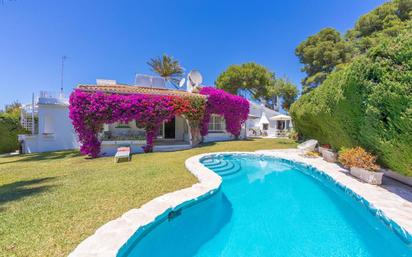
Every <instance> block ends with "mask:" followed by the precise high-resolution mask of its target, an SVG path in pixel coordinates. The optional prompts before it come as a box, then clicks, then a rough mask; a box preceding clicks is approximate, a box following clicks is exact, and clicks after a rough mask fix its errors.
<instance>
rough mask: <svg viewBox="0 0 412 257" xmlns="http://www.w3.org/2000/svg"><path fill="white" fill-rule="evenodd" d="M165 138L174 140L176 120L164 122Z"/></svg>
mask: <svg viewBox="0 0 412 257" xmlns="http://www.w3.org/2000/svg"><path fill="white" fill-rule="evenodd" d="M164 128H165V138H175V129H176V119H175V118H173V119H172V120H171V121H169V122H165V127H164Z"/></svg>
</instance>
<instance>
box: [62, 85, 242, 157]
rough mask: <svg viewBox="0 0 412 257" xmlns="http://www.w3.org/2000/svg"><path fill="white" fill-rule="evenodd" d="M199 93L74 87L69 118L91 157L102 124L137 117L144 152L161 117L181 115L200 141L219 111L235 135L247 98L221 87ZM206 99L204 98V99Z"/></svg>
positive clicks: (83, 149)
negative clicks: (122, 91)
mask: <svg viewBox="0 0 412 257" xmlns="http://www.w3.org/2000/svg"><path fill="white" fill-rule="evenodd" d="M200 94H202V95H207V100H206V98H205V97H202V96H200V95H195V94H194V95H192V96H176V95H174V96H171V95H150V94H114V93H103V92H89V91H83V90H81V89H76V90H74V91H73V93H72V94H71V95H70V118H71V120H72V123H73V126H74V129H75V130H76V132H77V134H78V137H79V141H80V143H81V148H80V150H81V152H82V153H83V154H88V155H90V156H91V157H97V156H98V155H99V153H100V144H101V142H100V141H99V138H98V133H99V132H101V131H102V129H103V124H105V123H106V124H110V123H114V122H119V121H120V122H130V121H132V120H135V121H136V124H138V126H139V127H141V128H144V129H145V130H146V145H145V146H144V147H143V150H144V151H145V152H151V151H152V150H153V141H154V139H155V137H156V133H157V131H158V129H159V127H160V126H161V125H162V122H163V121H170V120H171V119H172V118H173V117H175V116H182V117H184V118H185V119H187V120H188V121H189V124H190V127H191V134H192V141H194V142H195V141H197V142H198V141H200V140H198V139H197V138H198V137H197V134H198V135H199V137H200V133H199V127H200V128H201V134H202V135H206V134H207V127H208V126H207V124H208V122H209V119H210V115H211V114H213V113H214V114H219V115H222V116H223V117H224V118H225V120H226V130H227V131H228V132H230V133H231V134H233V135H235V136H236V137H237V136H239V134H240V129H241V125H242V123H243V122H245V121H246V119H247V116H248V113H249V103H248V101H247V100H246V99H244V98H242V97H239V96H234V95H231V94H229V93H226V92H224V91H223V90H219V89H215V88H212V87H204V88H202V89H201V91H200ZM206 101H207V102H206Z"/></svg>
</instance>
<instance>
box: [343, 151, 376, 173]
mask: <svg viewBox="0 0 412 257" xmlns="http://www.w3.org/2000/svg"><path fill="white" fill-rule="evenodd" d="M376 159H377V157H376V156H374V155H372V154H370V153H368V152H366V151H365V149H363V148H362V147H355V148H351V149H347V148H344V149H342V150H341V151H340V152H339V162H340V163H342V164H343V166H345V167H347V168H352V167H357V168H362V169H367V170H372V171H377V170H379V165H376Z"/></svg>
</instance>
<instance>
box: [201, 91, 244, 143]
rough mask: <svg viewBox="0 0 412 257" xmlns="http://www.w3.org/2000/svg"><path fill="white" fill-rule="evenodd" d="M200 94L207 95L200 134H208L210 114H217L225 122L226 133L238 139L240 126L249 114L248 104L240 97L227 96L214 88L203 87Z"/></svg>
mask: <svg viewBox="0 0 412 257" xmlns="http://www.w3.org/2000/svg"><path fill="white" fill-rule="evenodd" d="M200 94H203V95H207V96H208V98H207V104H206V111H205V114H204V115H203V121H202V124H201V128H200V129H201V134H202V136H205V135H207V134H208V124H209V120H210V115H211V114H218V115H221V116H223V117H224V119H225V121H226V131H227V132H229V133H231V134H232V135H234V136H235V137H238V136H239V135H240V130H241V128H242V124H243V123H244V122H245V121H246V120H247V117H248V114H249V102H248V101H247V100H246V99H245V98H243V97H240V96H235V95H232V94H229V93H227V92H225V91H223V90H221V89H216V88H214V87H203V88H201V89H200Z"/></svg>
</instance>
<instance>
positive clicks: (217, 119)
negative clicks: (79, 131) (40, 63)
mask: <svg viewBox="0 0 412 257" xmlns="http://www.w3.org/2000/svg"><path fill="white" fill-rule="evenodd" d="M140 81H146V84H143V85H133V86H130V85H121V84H118V83H116V82H115V81H108V80H98V81H97V83H96V84H94V85H79V86H78V87H77V88H78V89H81V90H83V91H85V92H103V93H111V94H150V95H171V96H173V95H175V96H176V95H177V96H181V95H188V94H194V93H192V92H186V91H183V90H171V89H168V88H166V87H165V86H164V85H162V83H159V81H160V80H159V79H156V85H153V84H150V81H151V80H150V79H149V80H148V79H146V80H140ZM29 106H30V107H31V108H27V107H26V108H23V109H22V123H24V124H23V125H24V126H25V127H26V128H28V126H30V127H33V128H36V129H34V130H32V133H31V134H30V135H20V136H19V140H20V142H21V148H22V152H23V153H32V152H45V151H57V150H67V149H79V147H80V143H79V140H78V136H77V135H76V133H75V130H74V128H73V125H72V121H71V119H70V118H69V101H68V99H67V98H65V97H64V96H62V95H61V94H58V95H56V94H43V95H41V97H39V98H38V99H37V100H36V101H34V103H33V104H32V105H29ZM28 109H33V110H34V111H33V113H31V112H29V111H27V110H28ZM277 115H280V113H278V112H275V111H273V110H271V109H269V108H266V107H263V106H261V105H258V104H255V103H252V102H250V114H249V118H248V119H247V121H246V122H245V124H244V125H243V126H242V128H241V132H240V136H239V137H240V138H246V137H250V136H264V135H265V134H264V133H260V134H259V133H254V132H253V131H256V132H257V131H259V130H260V131H275V130H277V129H278V128H279V127H278V123H277V122H275V121H268V125H267V127H266V125H265V123H261V120H262V117H269V118H272V117H275V116H277ZM30 117H31V118H32V120H31V122H30ZM290 124H291V123H290ZM286 127H288V126H285V128H286ZM274 133H275V132H274ZM234 138H235V137H234V136H233V135H232V134H230V133H228V132H227V130H226V122H225V119H224V118H223V116H221V115H217V114H212V115H211V117H210V120H209V123H208V134H207V135H205V136H204V137H203V142H215V141H226V140H232V139H234ZM98 139H99V141H100V142H101V146H100V155H107V156H110V155H114V154H115V152H116V150H117V148H118V147H119V146H122V145H128V146H131V149H132V152H134V153H138V152H142V151H143V146H144V145H145V144H146V131H145V129H144V128H141V127H139V124H138V123H137V122H136V121H134V120H131V121H128V122H122V121H116V122H113V123H107V124H103V128H102V130H101V131H100V132H99V133H98ZM194 145H195V144H194V142H193V139H192V135H191V129H190V123H189V121H188V120H187V119H185V117H182V116H175V117H173V118H172V119H171V120H169V121H163V122H162V124H161V126H160V127H159V129H158V131H157V132H156V136H155V139H154V149H153V150H154V151H174V150H182V149H189V148H191V147H193V146H194Z"/></svg>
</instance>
